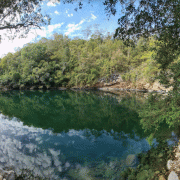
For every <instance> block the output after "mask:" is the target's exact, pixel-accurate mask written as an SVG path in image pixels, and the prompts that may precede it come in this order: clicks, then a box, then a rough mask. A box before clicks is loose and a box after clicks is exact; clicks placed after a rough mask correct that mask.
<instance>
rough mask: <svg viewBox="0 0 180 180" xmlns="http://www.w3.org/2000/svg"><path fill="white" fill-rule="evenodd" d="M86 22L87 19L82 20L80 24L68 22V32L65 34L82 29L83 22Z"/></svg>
mask: <svg viewBox="0 0 180 180" xmlns="http://www.w3.org/2000/svg"><path fill="white" fill-rule="evenodd" d="M84 22H85V19H83V20H81V21H80V22H79V23H78V24H68V25H67V26H66V27H67V28H68V30H67V32H66V33H65V35H66V36H67V35H69V34H70V33H72V32H74V31H76V30H79V29H81V28H82V27H81V26H80V25H81V24H83V23H84Z"/></svg>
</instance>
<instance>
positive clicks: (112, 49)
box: [0, 31, 179, 89]
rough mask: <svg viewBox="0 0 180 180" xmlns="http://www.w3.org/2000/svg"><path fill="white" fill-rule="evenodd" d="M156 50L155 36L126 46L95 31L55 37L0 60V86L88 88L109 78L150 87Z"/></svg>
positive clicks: (40, 41)
mask: <svg viewBox="0 0 180 180" xmlns="http://www.w3.org/2000/svg"><path fill="white" fill-rule="evenodd" d="M157 48H158V41H157V40H156V37H155V36H152V37H149V38H146V39H145V38H139V40H136V41H132V42H131V45H130V46H129V45H126V44H125V43H124V42H123V41H122V40H118V39H114V38H113V36H112V35H110V34H109V33H107V34H106V35H103V34H102V33H101V32H99V31H98V32H96V33H94V34H92V35H91V37H90V38H89V39H86V40H85V39H80V38H78V37H76V38H74V39H70V38H68V36H64V35H62V34H57V33H56V34H54V35H53V36H52V37H51V38H50V39H47V38H42V39H40V40H39V41H37V42H34V43H28V44H26V45H25V46H24V47H23V48H21V49H18V50H17V51H16V52H15V53H8V54H7V55H6V56H4V57H3V58H1V59H0V84H1V87H8V88H13V89H23V88H25V87H26V88H27V87H35V88H39V89H42V88H43V89H49V88H51V87H67V88H69V87H92V86H93V85H94V84H96V83H97V82H98V81H99V79H100V78H104V79H105V80H106V81H108V78H109V77H110V76H111V75H112V74H120V75H121V77H122V79H123V80H125V81H131V82H135V81H137V80H141V79H145V80H146V81H147V82H150V83H151V82H153V81H155V79H156V77H157V75H158V74H159V69H158V67H159V64H158V63H157V61H156V60H155V58H154V57H155V53H156V51H155V49H157ZM177 61H179V60H178V59H177Z"/></svg>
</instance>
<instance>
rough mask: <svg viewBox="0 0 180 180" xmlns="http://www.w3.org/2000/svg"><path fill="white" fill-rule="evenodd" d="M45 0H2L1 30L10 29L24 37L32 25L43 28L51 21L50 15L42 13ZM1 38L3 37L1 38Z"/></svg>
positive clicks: (0, 9)
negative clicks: (42, 4)
mask: <svg viewBox="0 0 180 180" xmlns="http://www.w3.org/2000/svg"><path fill="white" fill-rule="evenodd" d="M42 1H43V0H21V1H20V0H1V2H0V30H8V31H10V32H11V33H12V32H13V35H11V36H10V35H9V36H8V37H10V38H14V37H16V36H17V35H18V37H24V36H25V35H26V34H27V33H28V32H29V30H30V28H32V27H38V28H41V27H42V26H44V25H47V24H49V23H50V17H49V16H48V15H43V14H42V13H41V3H42ZM0 39H1V38H0Z"/></svg>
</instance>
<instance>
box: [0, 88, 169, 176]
mask: <svg viewBox="0 0 180 180" xmlns="http://www.w3.org/2000/svg"><path fill="white" fill-rule="evenodd" d="M144 101H145V95H144V94H143V93H134V94H133V93H131V94H127V93H125V92H124V93H123V92H122V93H120V94H119V95H115V94H110V93H104V92H99V91H77V92H74V91H9V92H1V93H0V111H1V114H0V138H1V146H0V157H1V158H0V164H1V166H2V167H3V166H11V167H12V168H14V169H15V171H16V173H17V174H21V173H22V171H21V170H22V169H26V170H28V172H29V171H31V172H32V173H33V174H36V175H37V176H40V177H42V178H43V179H45V178H51V179H61V178H62V177H66V178H67V179H68V178H69V179H73V176H75V177H74V179H88V178H89V179H96V178H95V175H94V178H92V177H90V175H89V174H90V169H91V170H93V171H94V172H95V169H94V168H95V167H96V166H97V167H98V168H100V167H103V168H104V167H105V166H103V163H106V165H107V163H109V165H110V164H111V165H112V164H113V163H115V162H116V164H118V163H119V167H121V168H119V169H118V170H117V169H116V172H115V171H112V170H110V169H112V167H111V168H110V167H109V166H108V168H110V169H108V168H107V167H106V170H104V171H105V172H106V177H107V179H113V173H116V174H117V172H120V171H121V169H124V168H125V166H127V165H126V158H127V156H128V155H129V154H138V153H141V152H146V151H148V150H149V149H150V145H149V143H148V141H147V139H148V138H147V137H149V136H150V134H152V132H145V131H144V130H143V129H142V124H141V123H140V117H139V113H138V112H139V110H140V109H141V108H142V107H143V103H144ZM162 127H163V128H161V130H160V131H159V133H158V134H159V136H160V135H161V136H162V137H163V138H168V137H169V136H170V135H171V131H172V130H170V129H168V128H167V126H166V125H164V126H162ZM163 131H164V132H166V136H164V133H163ZM156 134H157V133H156ZM154 141H155V139H154ZM99 162H101V163H100V164H99V165H97V164H98V163H99ZM112 162H113V163H112ZM93 163H94V165H93ZM90 164H91V165H90ZM97 167H96V169H97ZM103 168H102V169H103ZM113 169H115V167H114V168H113ZM73 170H74V171H73ZM77 171H78V173H79V174H78V173H77ZM99 171H100V170H99ZM101 171H103V170H101ZM88 173H89V174H88ZM98 173H99V172H98ZM103 173H104V172H101V174H103ZM108 173H109V174H108ZM119 175H120V174H119ZM100 177H101V176H97V179H100ZM108 177H109V178H108ZM116 177H117V176H116Z"/></svg>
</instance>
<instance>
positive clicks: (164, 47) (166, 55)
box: [65, 0, 180, 90]
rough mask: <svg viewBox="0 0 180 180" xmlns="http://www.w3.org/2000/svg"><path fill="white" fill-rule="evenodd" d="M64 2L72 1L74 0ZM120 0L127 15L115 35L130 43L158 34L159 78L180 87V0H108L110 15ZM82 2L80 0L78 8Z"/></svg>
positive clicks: (105, 3)
mask: <svg viewBox="0 0 180 180" xmlns="http://www.w3.org/2000/svg"><path fill="white" fill-rule="evenodd" d="M65 2H71V3H72V2H73V0H66V1H65ZM90 2H91V0H90V1H89V3H90ZM118 2H120V3H121V5H122V7H123V11H124V15H123V16H122V17H120V18H119V19H118V24H119V27H118V28H117V29H116V32H115V34H114V38H117V39H122V40H124V41H125V42H126V43H127V44H129V43H130V42H132V41H135V42H136V41H137V40H138V39H139V38H140V37H142V36H143V37H145V38H147V37H149V36H152V35H156V40H157V46H158V48H157V49H156V52H157V55H156V56H155V57H154V59H155V60H157V62H158V63H159V64H160V69H161V72H160V76H159V78H160V80H161V81H160V82H161V83H163V84H166V85H167V86H170V85H172V86H173V87H174V90H177V89H178V88H179V86H180V73H179V69H180V61H179V57H180V16H179V11H180V0H139V1H135V0H134V1H132V0H128V1H125V0H119V1H118V0H105V1H104V2H103V4H104V5H105V6H106V7H105V11H106V14H107V15H109V16H110V15H115V14H116V4H117V3H118ZM82 5H83V4H82V3H81V1H80V3H79V9H81V8H82ZM171 82H172V83H171Z"/></svg>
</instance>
